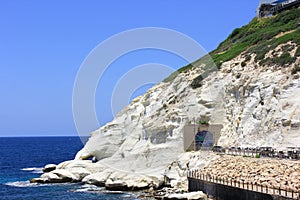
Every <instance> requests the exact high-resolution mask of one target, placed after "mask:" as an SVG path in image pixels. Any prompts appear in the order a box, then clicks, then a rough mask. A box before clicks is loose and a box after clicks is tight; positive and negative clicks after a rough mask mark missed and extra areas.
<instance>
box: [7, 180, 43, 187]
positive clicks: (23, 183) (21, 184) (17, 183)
mask: <svg viewBox="0 0 300 200" xmlns="http://www.w3.org/2000/svg"><path fill="white" fill-rule="evenodd" d="M5 185H8V186H12V187H38V186H40V185H39V184H37V183H30V182H29V181H15V182H8V183H5Z"/></svg>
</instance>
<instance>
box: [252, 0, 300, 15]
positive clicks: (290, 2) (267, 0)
mask: <svg viewBox="0 0 300 200" xmlns="http://www.w3.org/2000/svg"><path fill="white" fill-rule="evenodd" d="M299 5H300V0H277V1H274V0H261V1H260V3H259V6H258V8H257V11H256V15H257V17H258V18H263V17H268V16H272V15H274V14H276V13H279V12H282V11H284V10H289V9H292V8H295V7H299Z"/></svg>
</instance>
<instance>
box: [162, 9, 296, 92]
mask: <svg viewBox="0 0 300 200" xmlns="http://www.w3.org/2000/svg"><path fill="white" fill-rule="evenodd" d="M299 22H300V9H298V8H296V9H292V10H288V11H285V12H282V13H279V14H278V15H276V16H273V17H270V18H263V19H257V18H254V19H253V20H252V21H251V22H250V23H249V24H248V25H246V26H243V27H241V28H237V29H235V30H234V31H233V32H232V33H231V34H230V35H229V37H228V38H227V39H226V40H225V41H224V42H222V43H221V44H220V45H219V46H218V48H217V49H216V50H214V51H212V52H211V53H210V54H209V55H206V56H204V57H202V58H200V59H199V60H197V61H195V62H194V63H191V64H189V65H187V66H185V67H183V68H181V69H179V70H178V71H177V72H176V73H173V74H172V75H171V76H170V77H168V78H167V79H165V81H171V80H173V79H174V78H175V77H176V76H177V74H178V73H183V72H186V71H187V70H189V69H192V68H193V67H196V66H199V65H201V64H205V66H206V67H205V69H204V71H205V72H204V73H203V74H201V75H200V76H199V77H197V78H196V79H195V80H194V81H193V83H192V87H193V88H197V87H201V85H202V84H201V81H202V80H203V79H204V78H206V77H207V76H208V74H210V73H211V72H212V71H214V70H215V69H216V70H217V69H219V68H220V67H221V65H222V63H223V62H226V61H229V60H231V59H233V58H235V57H236V56H238V55H240V54H241V53H242V52H244V56H245V61H244V62H243V63H242V66H243V67H245V66H246V64H247V62H248V61H250V59H251V56H250V54H252V53H255V54H256V55H257V56H256V57H255V60H256V61H259V62H260V64H262V65H269V64H278V65H286V64H291V63H293V62H294V61H295V57H291V56H290V54H288V53H284V54H282V55H281V56H279V57H277V56H274V58H266V59H265V55H266V53H267V52H269V51H270V50H272V49H275V48H276V47H277V46H278V45H279V44H283V43H287V42H289V41H292V42H294V43H296V44H298V45H300V29H299ZM280 34H281V35H280ZM286 48H289V47H286ZM284 50H286V49H284ZM295 56H296V57H297V56H300V47H299V48H298V49H297V51H296V55H295Z"/></svg>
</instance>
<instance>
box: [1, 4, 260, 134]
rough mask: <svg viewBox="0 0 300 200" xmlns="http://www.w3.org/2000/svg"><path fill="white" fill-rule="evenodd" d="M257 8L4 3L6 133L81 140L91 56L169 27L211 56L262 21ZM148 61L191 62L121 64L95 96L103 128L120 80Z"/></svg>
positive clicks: (133, 60)
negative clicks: (81, 91)
mask: <svg viewBox="0 0 300 200" xmlns="http://www.w3.org/2000/svg"><path fill="white" fill-rule="evenodd" d="M258 3H259V1H258V0H257V1H255V0H242V1H238V0H227V1H220V0H219V1H218V0H217V1H200V0H185V1H183V0H178V1H177V0H172V1H171V0H151V1H146V0H144V1H141V0H127V1H124V0H122V1H121V0H109V1H99V0H89V1H74V0H72V1H71V0H65V1H58V0H51V1H50V0H46V1H40V0H35V1H34V0H26V1H24V0H22V1H21V0H20V1H17V0H2V1H1V2H0V26H1V31H0V69H1V73H0V92H1V96H0V136H50V135H51V136H52V135H53V136H57V135H74V136H76V135H77V133H76V129H75V125H74V122H73V116H72V91H73V84H74V81H75V78H76V74H77V71H78V69H79V67H80V65H81V63H82V62H83V61H84V59H85V58H86V56H87V55H88V54H89V52H90V51H91V50H92V49H93V48H95V47H96V46H97V45H98V44H99V43H100V42H102V41H104V40H105V39H107V38H109V37H111V36H112V35H114V34H117V33H120V32H122V31H126V30H129V29H133V28H141V27H162V28H169V29H173V30H176V31H179V32H181V33H184V34H186V35H188V36H189V37H191V38H193V39H194V40H196V41H197V42H198V43H199V44H201V45H202V46H203V47H204V48H205V49H206V50H207V51H211V50H213V49H214V48H216V47H217V45H218V44H219V43H220V42H221V41H223V40H224V39H225V38H226V37H227V36H228V34H230V33H231V31H232V30H233V29H234V28H237V27H241V26H242V25H245V24H247V23H248V22H249V21H250V20H251V19H252V18H253V17H255V10H256V7H257V5H258ZM148 62H157V63H164V64H168V65H170V66H172V67H174V69H176V68H179V67H181V66H183V65H185V64H186V63H185V62H184V61H183V60H181V59H179V58H176V57H174V56H172V55H169V54H168V53H165V52H159V51H148V52H147V51H146V52H144V53H143V54H142V53H140V52H137V53H135V54H134V55H128V56H127V58H121V59H120V60H119V61H118V62H115V63H114V66H112V67H111V68H110V70H108V72H107V73H106V76H105V77H104V78H103V80H101V81H100V83H99V86H98V88H99V89H98V90H97V94H96V110H97V115H98V120H99V122H100V124H101V125H103V124H105V123H106V122H108V121H110V120H111V119H112V115H111V113H109V111H108V107H109V106H110V101H109V97H110V95H111V93H112V89H113V88H112V86H111V85H113V83H114V82H116V81H117V80H118V78H116V77H120V76H121V75H122V73H124V72H126V71H128V70H130V69H131V68H132V67H135V66H136V65H140V64H143V63H148ZM148 87H149V86H148ZM145 88H147V87H144V88H142V89H141V90H139V91H137V93H136V94H135V96H136V95H138V94H141V93H142V92H143V91H144V89H145ZM98 111H99V113H100V111H101V114H99V113H98Z"/></svg>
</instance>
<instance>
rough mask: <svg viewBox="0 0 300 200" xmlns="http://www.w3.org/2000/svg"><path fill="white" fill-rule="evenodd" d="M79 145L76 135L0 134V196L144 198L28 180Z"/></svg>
mask: <svg viewBox="0 0 300 200" xmlns="http://www.w3.org/2000/svg"><path fill="white" fill-rule="evenodd" d="M82 147H83V142H82V141H81V139H80V138H79V137H16V138H13V137H7V138H4V137H0V199H1V200H6V199H7V200H11V199H15V200H23V199H24V200H32V199H42V200H45V199H63V200H69V199H97V200H98V199H104V200H109V199H112V200H114V199H115V200H119V199H127V200H133V199H146V198H142V196H143V194H142V193H131V192H122V191H114V192H111V191H107V190H105V188H102V187H96V186H93V185H88V184H83V183H63V184H36V183H30V182H29V180H30V179H31V178H35V177H39V176H40V175H41V173H42V167H43V166H45V165H46V164H49V163H53V164H58V163H60V162H63V161H66V160H72V159H73V158H74V157H75V155H76V153H77V152H78V151H79V150H80V149H81V148H82Z"/></svg>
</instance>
